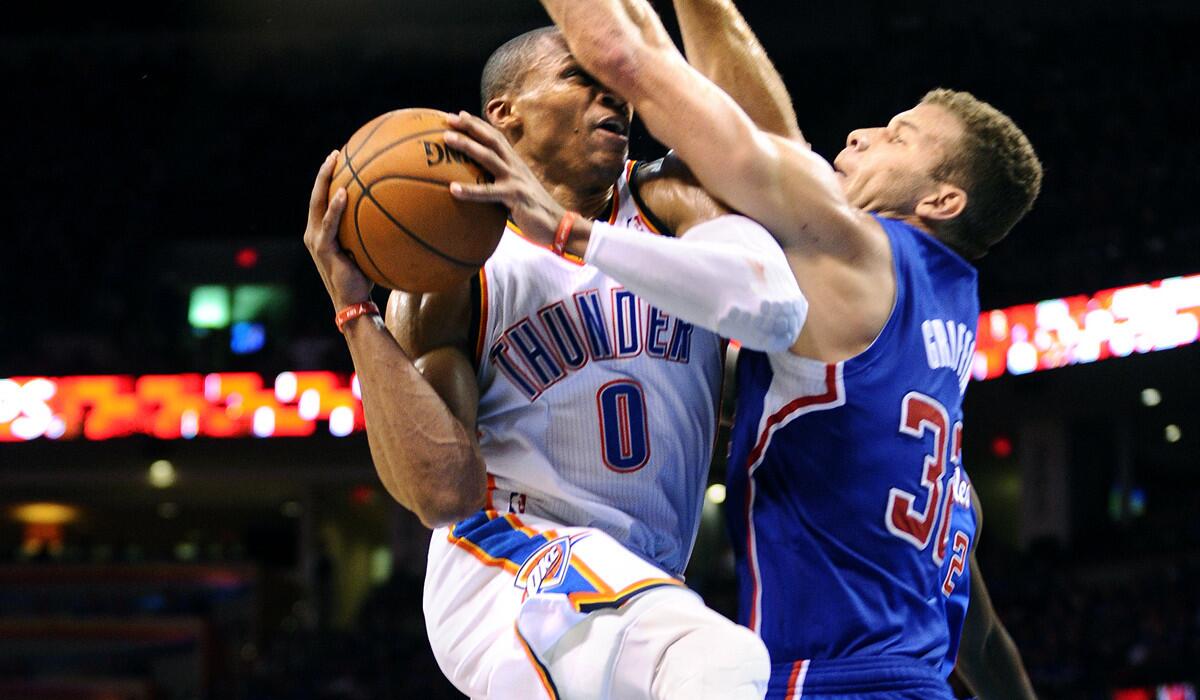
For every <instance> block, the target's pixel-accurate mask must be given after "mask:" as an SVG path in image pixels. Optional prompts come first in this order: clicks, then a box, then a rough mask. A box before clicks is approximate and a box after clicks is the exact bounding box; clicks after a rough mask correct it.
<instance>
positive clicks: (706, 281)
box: [444, 112, 808, 351]
mask: <svg viewBox="0 0 1200 700" xmlns="http://www.w3.org/2000/svg"><path fill="white" fill-rule="evenodd" d="M450 125H451V126H452V127H454V128H455V129H458V130H460V131H452V132H447V133H446V134H445V135H444V138H445V139H446V143H447V144H450V145H452V146H453V147H454V148H456V149H458V150H461V151H462V152H463V153H466V154H467V155H468V156H470V157H471V158H472V159H473V160H475V162H477V163H479V164H480V165H481V166H483V167H484V168H485V169H486V170H488V172H490V173H491V174H492V176H493V177H494V182H491V183H486V184H479V185H471V184H466V183H455V184H452V185H451V186H450V190H451V192H453V193H454V196H455V197H458V198H459V199H463V200H467V201H487V202H499V203H502V204H504V206H505V207H507V208H508V209H509V211H510V212H511V214H512V217H513V220H514V221H516V222H517V224H518V225H519V226H520V227H521V230H522V231H525V232H527V233H534V232H536V233H537V236H538V237H540V238H549V237H551V235H552V234H553V237H554V238H555V239H559V238H560V236H559V235H558V234H559V233H561V234H563V235H562V237H561V239H560V240H558V241H557V242H556V245H560V246H565V244H566V243H567V241H568V240H570V239H571V238H574V239H575V240H582V239H587V240H588V245H587V249H586V251H585V252H584V255H583V257H584V260H586V261H587V262H589V263H591V264H593V265H595V266H596V267H598V268H600V269H601V270H603V271H604V272H605V273H606V274H609V275H612V276H613V277H614V278H616V279H618V280H620V281H621V282H622V283H623V284H624V285H625V287H626V288H627V289H629V290H630V291H632V292H634V293H635V294H637V295H638V296H640V297H642V298H643V299H645V300H647V301H648V302H650V303H652V304H654V305H655V306H657V307H659V308H660V309H662V310H664V311H666V312H667V313H670V314H672V315H675V316H678V317H679V318H681V319H683V320H685V321H688V322H689V323H694V324H696V325H698V326H700V327H702V328H707V329H709V330H713V331H716V332H717V333H718V334H720V335H722V336H724V337H727V338H736V339H738V340H740V341H741V342H742V344H743V345H745V346H746V347H750V348H754V349H758V350H766V351H782V350H786V349H788V348H790V347H791V346H792V344H793V343H795V342H796V339H797V337H798V336H799V334H800V331H801V329H802V328H803V326H804V321H805V319H806V317H807V315H808V300H807V299H806V298H805V297H804V294H803V293H802V292H801V291H800V288H799V286H798V285H797V284H796V278H795V277H794V276H793V274H792V270H791V268H790V267H789V266H788V260H787V257H786V256H785V254H784V252H783V250H782V249H781V248H780V247H779V244H778V243H776V242H775V240H774V239H773V238H772V237H771V234H770V233H768V232H767V231H766V229H764V228H763V227H762V226H760V225H759V224H757V223H755V222H754V221H751V220H750V219H747V218H746V217H744V216H731V215H726V216H721V214H723V213H724V212H725V210H724V209H723V208H722V207H721V206H720V205H718V204H717V203H716V202H714V201H713V200H712V199H711V198H710V197H709V196H708V195H707V194H706V193H704V192H703V191H702V190H701V189H700V188H698V187H695V186H694V184H693V185H690V186H685V185H684V184H683V183H682V182H681V181H680V177H681V175H682V174H676V176H675V177H670V175H669V174H668V173H665V172H658V173H656V174H655V175H654V176H652V177H651V186H650V187H649V188H647V189H646V190H643V192H642V194H643V195H645V196H647V197H648V198H649V199H650V200H651V201H653V202H654V203H655V205H661V204H668V205H669V206H660V207H658V208H657V211H658V213H659V214H661V215H664V216H666V220H667V221H669V222H670V224H669V225H670V226H672V228H673V229H674V230H675V231H679V232H683V231H686V234H685V236H684V237H680V238H676V237H670V236H649V235H646V234H645V233H644V232H640V231H634V230H631V229H628V228H625V227H621V226H613V225H610V224H608V223H605V222H602V221H595V222H593V221H589V220H587V219H586V218H582V217H579V216H578V215H577V214H575V213H574V212H567V211H566V210H565V209H564V208H563V206H562V205H560V204H558V202H556V201H555V200H554V198H553V197H551V196H550V194H549V193H548V192H547V191H546V190H545V188H544V187H542V185H541V184H540V183H539V182H538V180H537V178H536V177H534V175H533V173H532V172H531V171H530V169H529V167H528V165H527V164H525V163H524V161H522V160H521V158H520V156H518V155H517V153H516V151H515V150H514V149H513V148H512V146H511V145H510V144H509V143H508V142H507V141H506V140H505V139H504V137H503V136H502V135H501V134H500V132H499V131H497V130H496V129H495V128H494V127H492V126H491V125H489V124H488V123H487V122H485V121H484V120H482V119H480V118H478V117H473V116H471V115H469V114H467V113H465V112H463V113H461V114H459V115H456V116H454V117H451V119H450ZM675 165H678V164H675ZM660 166H661V164H660ZM678 169H679V170H684V169H683V168H678ZM668 180H674V182H668ZM667 189H671V190H673V192H667ZM712 217H716V218H712ZM703 219H711V220H707V221H704V220H703ZM560 221H561V222H562V223H561V224H560V223H559V222H560ZM556 229H557V231H556ZM664 270H667V271H670V272H669V274H664ZM680 279H685V280H687V281H688V283H689V284H685V285H681V284H679V283H678V280H680ZM697 290H704V293H703V294H699V293H697Z"/></svg>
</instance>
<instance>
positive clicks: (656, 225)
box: [629, 160, 675, 238]
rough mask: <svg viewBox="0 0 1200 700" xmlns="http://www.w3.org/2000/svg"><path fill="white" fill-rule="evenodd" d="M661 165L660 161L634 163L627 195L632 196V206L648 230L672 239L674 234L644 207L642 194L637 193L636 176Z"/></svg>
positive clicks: (648, 208)
mask: <svg viewBox="0 0 1200 700" xmlns="http://www.w3.org/2000/svg"><path fill="white" fill-rule="evenodd" d="M661 163H662V161H661V160H656V161H654V163H653V164H652V163H647V162H646V161H638V162H637V163H635V164H634V166H633V168H632V169H631V170H630V172H629V194H630V195H632V196H633V204H634V206H636V207H637V210H638V213H639V214H641V216H642V219H643V220H644V221H645V222H646V223H647V224H649V225H650V228H651V229H652V230H653V231H654V232H655V233H657V234H659V235H662V236H670V237H672V238H674V237H675V234H674V233H672V232H671V228H670V227H669V226H667V225H666V224H664V223H663V222H662V219H659V218H658V217H657V216H655V214H654V212H653V211H652V210H651V209H650V207H648V206H646V202H645V200H643V199H642V193H641V192H640V191H639V186H638V175H639V174H640V173H641V172H642V169H643V168H648V167H654V166H655V165H659V164H661Z"/></svg>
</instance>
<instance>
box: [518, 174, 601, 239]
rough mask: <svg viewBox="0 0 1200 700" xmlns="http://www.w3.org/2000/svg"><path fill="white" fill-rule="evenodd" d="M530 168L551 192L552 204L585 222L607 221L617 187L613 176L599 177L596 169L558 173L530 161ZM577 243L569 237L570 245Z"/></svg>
mask: <svg viewBox="0 0 1200 700" xmlns="http://www.w3.org/2000/svg"><path fill="white" fill-rule="evenodd" d="M530 169H531V170H533V173H534V175H535V176H536V177H537V179H538V181H539V182H540V183H541V184H542V186H543V187H545V188H546V191H547V192H549V193H550V196H551V197H553V198H554V201H556V202H558V204H559V205H561V206H562V207H563V208H565V209H567V210H569V211H574V212H578V213H579V214H580V215H581V216H583V217H584V218H588V219H601V220H607V219H608V213H609V211H610V208H611V207H612V199H613V196H614V192H615V187H616V179H617V178H616V177H608V175H607V174H603V177H599V176H598V175H597V173H596V172H595V170H591V171H590V172H586V173H579V172H561V171H556V170H555V169H554V168H552V167H547V166H545V165H540V164H535V163H532V162H531V163H530ZM551 235H553V234H551ZM583 238H584V240H583V243H584V244H585V245H586V236H584V237H583ZM539 242H541V243H545V244H547V245H549V244H551V243H553V241H549V240H548V241H539ZM578 242H579V241H576V240H575V239H574V237H573V238H572V243H578ZM572 247H574V246H572Z"/></svg>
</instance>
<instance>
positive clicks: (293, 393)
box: [0, 372, 364, 442]
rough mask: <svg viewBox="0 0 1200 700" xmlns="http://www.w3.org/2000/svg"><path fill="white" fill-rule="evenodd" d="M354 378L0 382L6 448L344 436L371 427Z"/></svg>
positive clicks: (0, 437)
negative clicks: (129, 440)
mask: <svg viewBox="0 0 1200 700" xmlns="http://www.w3.org/2000/svg"><path fill="white" fill-rule="evenodd" d="M352 380H353V378H352V377H351V376H348V375H345V374H337V373H334V372H284V373H282V374H280V375H279V376H278V377H276V378H275V379H273V380H271V379H266V378H264V377H263V376H262V375H259V374H256V373H249V372H236V373H235V372H228V373H217V374H207V375H204V374H171V375H145V376H140V377H134V376H128V375H110V376H79V377H13V378H8V379H0V442H22V441H27V440H35V439H39V438H43V439H50V440H109V439H113V438H122V437H129V436H133V435H149V436H151V437H155V438H158V439H161V440H174V439H180V438H183V439H191V438H196V437H209V438H240V437H259V438H269V437H307V436H310V435H314V434H316V433H317V432H318V431H319V430H320V431H325V432H327V433H328V434H330V435H335V436H338V437H342V436H346V435H350V434H352V433H355V432H359V431H361V430H363V425H364V423H363V411H362V402H361V401H360V399H359V398H358V397H357V396H355V394H354V392H353V390H352V389H351V386H352Z"/></svg>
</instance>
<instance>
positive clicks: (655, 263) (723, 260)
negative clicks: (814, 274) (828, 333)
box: [584, 215, 808, 352]
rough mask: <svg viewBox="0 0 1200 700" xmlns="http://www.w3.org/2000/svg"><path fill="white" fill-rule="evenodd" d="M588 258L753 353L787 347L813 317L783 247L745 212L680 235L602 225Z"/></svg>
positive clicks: (656, 301) (654, 300)
mask: <svg viewBox="0 0 1200 700" xmlns="http://www.w3.org/2000/svg"><path fill="white" fill-rule="evenodd" d="M584 259H585V260H586V261H587V262H588V263H591V264H592V265H595V266H596V267H598V268H599V269H600V270H602V271H604V272H605V273H606V274H608V275H610V276H611V277H613V278H614V279H616V280H618V281H619V282H621V283H622V284H624V285H625V286H626V287H627V288H628V289H629V290H630V291H632V292H634V293H635V294H637V295H638V296H639V297H641V298H642V299H644V300H646V301H647V302H648V303H650V304H652V305H654V306H656V307H658V308H659V309H661V310H663V311H666V312H667V313H669V314H671V315H673V316H677V317H678V318H681V319H683V320H684V321H687V322H689V323H693V324H695V325H697V326H700V327H702V328H707V329H709V330H712V331H715V332H717V333H718V334H720V335H722V336H724V337H726V338H732V339H735V340H738V341H740V342H741V343H742V345H744V346H746V347H748V348H751V349H754V350H762V351H766V352H780V351H785V350H787V349H788V348H790V347H791V346H792V345H793V344H794V343H795V342H796V339H797V338H798V337H799V335H800V331H801V329H802V328H803V327H804V321H805V319H806V318H807V316H808V300H807V299H806V298H805V297H804V294H803V293H802V292H801V291H800V287H799V286H798V285H797V284H796V278H795V277H794V276H793V274H792V270H791V267H790V266H789V264H788V261H787V257H786V256H785V255H784V253H783V250H782V249H781V248H780V247H779V244H778V243H776V242H775V241H774V240H773V239H772V238H771V234H770V233H768V232H767V231H766V229H764V228H763V227H762V226H760V225H759V224H757V223H756V222H754V221H751V220H750V219H747V218H745V217H743V216H734V215H728V216H721V217H718V218H716V219H713V220H712V221H707V222H704V223H702V224H699V225H698V226H695V227H693V228H692V229H691V230H690V231H689V232H688V234H687V235H686V236H685V237H684V238H678V239H677V238H670V237H665V236H651V235H647V234H645V233H644V232H640V231H634V230H631V229H624V228H619V227H616V226H612V225H609V224H604V223H595V224H593V225H592V230H591V238H590V240H589V242H588V248H587V252H586V254H585V256H584ZM680 280H682V282H681V281H680Z"/></svg>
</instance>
